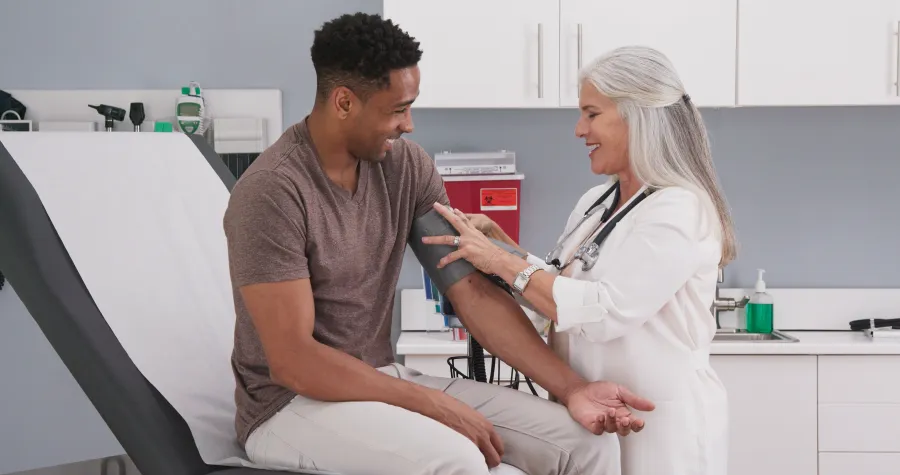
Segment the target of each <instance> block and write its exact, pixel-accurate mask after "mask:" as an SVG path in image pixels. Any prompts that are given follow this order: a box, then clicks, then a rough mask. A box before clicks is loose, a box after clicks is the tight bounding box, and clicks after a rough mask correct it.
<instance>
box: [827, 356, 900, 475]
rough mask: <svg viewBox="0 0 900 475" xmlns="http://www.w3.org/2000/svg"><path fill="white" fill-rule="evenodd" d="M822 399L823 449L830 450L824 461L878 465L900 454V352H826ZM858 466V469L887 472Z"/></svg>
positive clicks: (862, 474)
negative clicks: (859, 353) (849, 353)
mask: <svg viewBox="0 0 900 475" xmlns="http://www.w3.org/2000/svg"><path fill="white" fill-rule="evenodd" d="M818 404H819V451H820V452H822V453H823V454H822V455H823V456H825V455H828V456H827V457H824V458H821V459H820V463H822V462H821V460H826V461H828V462H827V464H830V465H835V466H843V465H841V464H845V463H850V462H852V461H855V460H865V461H866V462H865V464H864V465H865V466H870V465H872V466H874V465H875V464H876V462H878V461H886V460H892V458H891V457H900V356H898V355H833V356H828V355H823V356H820V357H819V403H818ZM850 455H852V456H850ZM875 455H878V456H875ZM858 468H859V467H857V470H854V472H853V474H854V475H869V474H870V473H881V472H878V471H877V470H876V471H875V472H870V471H866V470H863V471H860V470H859V469H858ZM891 473H895V474H896V473H900V464H896V465H894V471H893V472H891Z"/></svg>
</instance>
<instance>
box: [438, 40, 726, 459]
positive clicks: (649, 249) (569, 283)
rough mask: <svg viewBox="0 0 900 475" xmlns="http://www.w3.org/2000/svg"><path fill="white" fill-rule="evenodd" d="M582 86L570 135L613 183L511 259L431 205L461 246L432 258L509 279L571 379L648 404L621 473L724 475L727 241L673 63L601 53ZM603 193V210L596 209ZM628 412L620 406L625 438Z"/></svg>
mask: <svg viewBox="0 0 900 475" xmlns="http://www.w3.org/2000/svg"><path fill="white" fill-rule="evenodd" d="M580 84H581V95H580V109H581V117H580V118H579V120H578V123H577V125H576V127H575V132H576V135H577V136H578V138H579V139H581V140H584V142H585V145H586V146H587V154H588V156H589V158H590V167H591V171H592V172H593V173H595V174H598V175H606V176H609V177H610V178H609V180H608V181H607V182H606V183H604V184H602V185H599V186H596V187H594V188H591V189H589V190H588V191H587V193H585V194H584V195H583V196H582V197H581V199H580V200H578V203H577V205H576V206H575V209H574V210H573V211H572V213H571V215H570V216H569V218H568V221H567V223H566V227H565V230H564V231H563V233H562V235H561V237H560V240H559V242H558V246H557V248H556V249H555V250H554V252H552V253H551V255H550V256H548V257H547V258H544V257H537V256H535V255H532V254H529V253H526V252H525V251H524V250H521V249H518V250H519V251H520V252H521V254H522V255H525V256H526V258H524V259H523V258H521V257H519V256H516V255H514V254H510V253H508V252H506V251H504V250H501V248H500V247H498V246H497V245H496V244H495V243H494V242H492V241H491V239H488V238H493V239H497V240H501V241H505V242H506V243H507V244H509V245H512V246H516V244H515V243H514V242H513V241H512V240H511V239H510V238H509V237H508V236H507V235H506V234H505V233H504V232H503V231H502V230H501V229H500V228H499V227H498V226H496V225H495V224H494V223H492V222H491V221H490V219H488V218H486V217H484V216H483V215H469V216H466V215H464V214H462V213H460V212H459V211H452V210H448V209H447V208H443V207H441V206H440V205H438V206H436V208H437V209H438V211H439V212H441V213H442V214H443V215H444V216H445V217H446V218H447V219H448V220H450V222H451V223H453V224H454V226H455V227H456V229H457V230H458V231H459V233H460V236H459V237H458V239H457V238H456V237H454V236H441V237H434V238H426V240H425V242H427V243H432V244H444V245H446V244H455V245H458V246H459V249H457V250H456V251H454V252H453V253H451V254H450V255H448V256H447V257H446V258H445V260H444V261H443V262H442V263H441V265H446V264H447V263H449V262H452V261H454V260H456V259H466V260H468V261H470V262H471V263H472V264H473V265H475V266H476V267H478V268H479V270H481V271H482V272H485V273H489V274H494V275H497V276H499V277H501V278H502V279H504V280H505V281H506V282H507V283H509V284H510V285H511V286H513V287H514V288H516V287H518V289H517V290H518V291H519V292H521V293H520V295H519V296H518V298H519V299H520V301H521V302H522V303H523V304H525V305H527V306H529V307H530V308H532V309H534V310H535V311H536V312H537V313H538V314H540V315H542V316H543V317H545V318H547V319H549V320H550V321H551V322H552V326H551V334H550V344H551V345H552V346H553V348H554V350H555V351H556V352H557V353H558V354H559V355H560V356H561V357H562V358H563V359H564V360H565V361H567V362H568V363H569V364H570V365H571V366H572V368H573V369H574V370H575V371H576V372H578V373H579V374H580V375H581V376H583V377H584V378H586V379H588V380H591V381H598V380H612V381H616V382H618V383H621V384H623V385H624V386H627V387H629V388H631V389H633V390H634V391H635V392H636V393H638V394H642V395H644V396H645V397H647V398H648V399H650V400H651V401H653V402H654V403H655V404H656V409H655V410H654V411H652V412H647V413H636V414H635V417H641V418H643V419H644V422H645V428H644V430H643V431H641V433H640V434H632V435H630V436H629V437H620V439H621V440H620V443H621V450H622V473H623V475H688V474H690V475H726V474H727V473H728V470H727V466H726V465H727V464H726V462H727V456H728V442H727V434H728V420H727V418H728V402H727V395H726V391H725V388H724V387H723V385H722V383H721V381H720V380H719V378H718V377H717V375H716V373H715V371H714V370H713V369H712V368H711V367H710V363H709V350H710V343H711V341H712V339H713V336H714V335H715V331H716V324H715V319H714V317H713V315H712V314H711V312H710V306H711V304H712V302H713V298H714V294H715V287H716V277H717V271H718V268H719V267H720V266H724V265H725V264H727V263H728V262H729V261H730V260H731V259H733V257H734V256H735V239H734V233H733V228H732V222H731V218H730V216H729V212H728V209H727V205H726V201H725V198H724V196H723V193H722V191H721V190H720V188H719V184H718V179H717V177H716V173H715V171H714V169H713V164H712V158H711V154H710V147H709V143H708V139H707V135H706V130H705V127H704V124H703V121H702V119H701V117H700V113H699V112H698V111H697V109H696V107H695V106H694V105H693V104H692V102H691V100H690V97H689V96H688V95H687V93H686V92H685V90H684V86H683V85H682V83H681V81H680V79H679V77H678V75H677V74H676V72H675V69H674V67H673V66H672V64H671V63H670V62H669V60H668V59H667V58H666V57H665V56H664V55H663V54H661V53H660V52H658V51H656V50H653V49H650V48H645V47H623V48H620V49H616V50H614V51H612V52H610V53H608V54H606V55H604V56H602V57H600V58H597V59H596V60H594V61H592V62H591V63H590V64H588V65H587V66H586V67H585V68H584V70H583V71H582V72H581V75H580ZM607 192H609V193H607ZM605 194H606V195H607V197H606V199H604V200H603V201H602V205H605V207H608V208H609V211H605V210H604V206H602V205H601V204H600V203H597V201H598V200H599V199H600V198H601V197H603V196H604V195H605ZM617 195H618V199H616V197H617ZM591 211H594V212H593V213H591ZM585 216H587V219H584V218H585ZM604 229H606V231H604ZM603 235H605V237H604V236H603ZM598 236H600V239H597V238H598ZM595 240H596V241H600V245H599V249H589V247H590V244H591V243H592V242H595ZM516 247H517V246H516ZM580 248H583V249H588V252H583V253H580V252H578V251H579V249H580ZM578 256H581V259H579V258H578ZM548 261H550V262H549V263H548ZM586 263H587V264H586ZM629 416H630V413H629V412H628V410H627V408H623V409H622V412H621V414H620V415H619V419H620V420H619V421H618V422H619V425H618V427H619V428H620V429H619V433H620V434H621V435H626V434H627V433H628V432H629V429H628V423H627V420H626V421H625V422H624V424H623V423H622V422H623V421H622V420H621V419H627V418H628V417H629ZM622 427H624V429H621V428H622ZM615 429H616V428H615V427H613V430H615Z"/></svg>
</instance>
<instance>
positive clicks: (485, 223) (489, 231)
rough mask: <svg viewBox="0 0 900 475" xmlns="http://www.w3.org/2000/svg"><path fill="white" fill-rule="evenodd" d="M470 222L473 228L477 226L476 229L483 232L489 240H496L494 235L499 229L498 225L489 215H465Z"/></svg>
mask: <svg viewBox="0 0 900 475" xmlns="http://www.w3.org/2000/svg"><path fill="white" fill-rule="evenodd" d="M465 216H466V218H467V219H468V220H469V223H471V224H472V226H475V229H477V230H479V231H481V234H484V235H485V236H487V237H489V238H494V237H495V236H494V233H495V231H496V229H497V223H495V222H494V220H492V219H491V218H488V217H487V215H484V214H467V215H465Z"/></svg>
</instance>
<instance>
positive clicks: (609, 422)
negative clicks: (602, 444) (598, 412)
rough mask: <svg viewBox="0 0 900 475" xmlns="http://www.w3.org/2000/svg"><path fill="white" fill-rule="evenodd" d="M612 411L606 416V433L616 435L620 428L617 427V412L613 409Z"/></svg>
mask: <svg viewBox="0 0 900 475" xmlns="http://www.w3.org/2000/svg"><path fill="white" fill-rule="evenodd" d="M611 411H612V413H611V414H607V415H606V419H605V422H606V424H605V430H606V432H609V433H615V432H616V431H617V430H619V427H618V426H617V425H616V410H615V409H611Z"/></svg>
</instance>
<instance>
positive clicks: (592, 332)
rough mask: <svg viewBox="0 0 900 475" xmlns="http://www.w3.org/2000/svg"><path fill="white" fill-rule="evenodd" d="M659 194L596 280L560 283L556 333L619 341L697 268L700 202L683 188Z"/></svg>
mask: <svg viewBox="0 0 900 475" xmlns="http://www.w3.org/2000/svg"><path fill="white" fill-rule="evenodd" d="M656 193H657V194H658V196H651V197H650V198H648V199H647V200H646V201H645V202H644V203H642V205H641V206H639V207H638V208H636V209H635V211H634V212H639V214H638V215H637V216H636V217H635V220H634V223H633V227H632V229H631V230H630V232H629V234H628V235H627V236H626V237H625V240H624V241H623V243H622V244H621V245H620V246H618V247H617V248H616V250H615V253H613V254H612V255H610V257H608V258H604V259H601V260H600V261H599V262H598V263H597V264H596V267H595V268H594V269H593V274H592V279H590V280H580V279H573V278H568V277H557V278H556V280H555V281H554V284H553V290H552V292H553V300H554V302H555V304H556V311H557V326H556V330H557V331H560V332H570V333H577V334H580V335H582V336H584V337H585V338H587V339H588V340H591V341H608V340H611V339H614V338H618V337H619V336H622V335H623V334H625V333H627V332H628V331H629V330H632V329H634V328H637V327H639V326H641V325H643V324H644V323H645V322H646V321H647V320H648V319H649V318H650V317H652V316H653V315H654V314H656V313H657V312H658V311H659V310H660V309H661V308H662V307H663V306H664V305H665V304H666V303H667V302H668V301H669V300H671V299H672V298H673V297H674V296H675V293H676V292H677V291H678V290H679V289H680V288H681V287H682V286H683V285H684V284H685V283H686V282H687V280H688V279H689V278H690V277H691V276H692V275H693V274H694V273H695V272H696V270H697V269H698V268H699V265H700V259H701V245H700V239H699V237H700V228H701V205H700V201H699V199H698V198H697V196H696V195H694V194H693V193H691V192H690V191H687V190H684V189H681V188H667V189H665V190H660V191H658V192H656ZM641 208H643V209H641ZM638 210H640V211H638Z"/></svg>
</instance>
